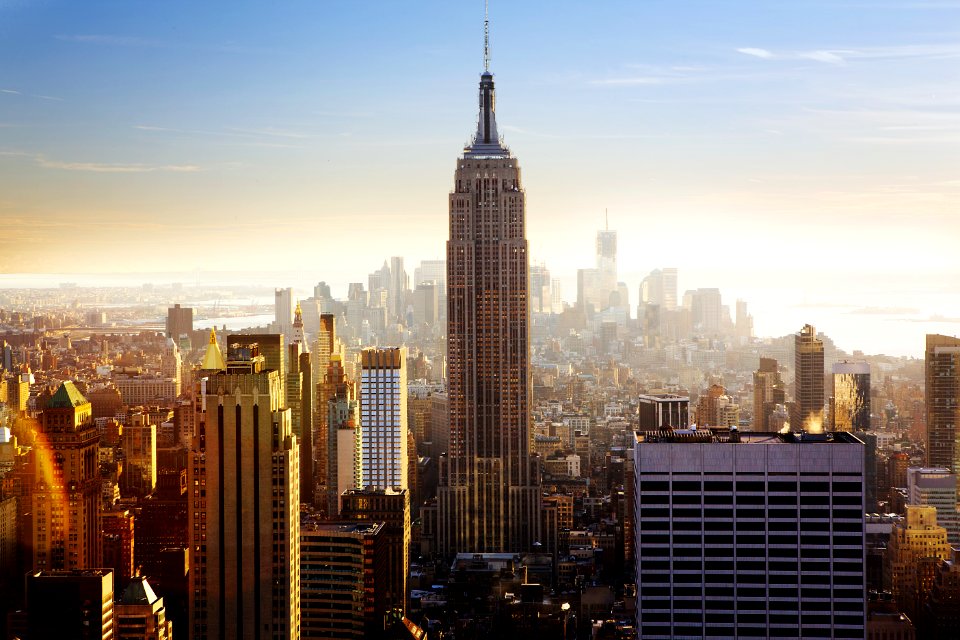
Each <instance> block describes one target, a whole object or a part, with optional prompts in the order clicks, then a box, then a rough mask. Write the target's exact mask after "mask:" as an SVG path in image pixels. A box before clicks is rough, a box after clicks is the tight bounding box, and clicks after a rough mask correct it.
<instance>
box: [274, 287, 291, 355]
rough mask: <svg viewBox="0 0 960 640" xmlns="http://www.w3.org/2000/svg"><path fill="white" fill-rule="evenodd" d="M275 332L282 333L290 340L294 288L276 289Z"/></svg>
mask: <svg viewBox="0 0 960 640" xmlns="http://www.w3.org/2000/svg"><path fill="white" fill-rule="evenodd" d="M273 313H274V327H273V333H282V334H283V335H285V336H287V341H288V342H289V341H290V335H291V334H292V333H293V289H291V288H290V287H287V288H286V289H276V290H275V291H274V300H273Z"/></svg>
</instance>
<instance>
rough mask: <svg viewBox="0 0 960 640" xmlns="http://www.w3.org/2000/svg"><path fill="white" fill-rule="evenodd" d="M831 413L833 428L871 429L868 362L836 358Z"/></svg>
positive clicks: (846, 429)
mask: <svg viewBox="0 0 960 640" xmlns="http://www.w3.org/2000/svg"><path fill="white" fill-rule="evenodd" d="M830 417H831V426H832V428H833V430H834V431H869V430H870V365H869V364H867V363H866V362H838V363H836V364H835V365H833V398H832V400H831V404H830Z"/></svg>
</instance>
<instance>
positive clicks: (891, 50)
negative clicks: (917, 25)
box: [736, 43, 960, 64]
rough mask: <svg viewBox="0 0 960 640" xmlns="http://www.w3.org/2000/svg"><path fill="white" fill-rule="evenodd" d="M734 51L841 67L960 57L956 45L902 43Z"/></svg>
mask: <svg viewBox="0 0 960 640" xmlns="http://www.w3.org/2000/svg"><path fill="white" fill-rule="evenodd" d="M736 52H737V53H742V54H744V55H747V56H751V57H754V58H762V59H764V60H813V61H815V62H823V63H827V64H844V63H846V62H848V61H852V60H897V59H910V58H939V59H949V58H958V57H960V44H955V43H947V44H906V45H890V46H884V47H859V48H837V49H811V50H807V51H771V50H770V49H761V48H759V47H740V48H738V49H736Z"/></svg>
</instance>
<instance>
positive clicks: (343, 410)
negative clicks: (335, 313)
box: [318, 354, 360, 518]
mask: <svg viewBox="0 0 960 640" xmlns="http://www.w3.org/2000/svg"><path fill="white" fill-rule="evenodd" d="M320 386H321V385H318V387H320ZM322 387H323V388H322V397H323V398H325V399H326V400H325V402H324V405H323V406H322V407H321V409H324V408H325V409H326V414H325V416H324V423H325V424H326V425H327V442H326V446H325V447H324V449H323V450H324V452H325V454H326V456H327V459H326V461H325V464H324V469H325V473H326V476H325V477H324V478H322V479H321V480H320V486H321V488H322V489H323V490H324V492H325V496H324V497H325V501H324V504H323V505H322V506H321V511H323V512H325V513H326V514H327V515H328V516H329V517H331V518H335V517H336V516H337V514H338V513H339V511H340V494H342V493H343V492H344V491H345V490H347V489H353V488H355V487H357V486H358V485H359V483H360V447H359V440H360V438H359V433H358V431H359V427H360V407H359V403H358V402H357V398H356V385H354V384H353V382H352V381H350V380H347V376H346V373H345V372H344V370H343V363H342V362H341V358H340V355H339V354H334V355H333V356H331V357H330V363H329V365H328V366H327V374H326V376H325V377H324V382H323V385H322Z"/></svg>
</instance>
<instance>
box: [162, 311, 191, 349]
mask: <svg viewBox="0 0 960 640" xmlns="http://www.w3.org/2000/svg"><path fill="white" fill-rule="evenodd" d="M192 333H193V309H191V308H190V307H181V306H180V305H179V304H175V305H173V306H172V307H170V308H168V309H167V327H166V333H165V335H166V337H168V338H172V339H173V341H174V342H176V343H177V344H179V343H180V336H184V335H186V336H189V335H190V334H192Z"/></svg>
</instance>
